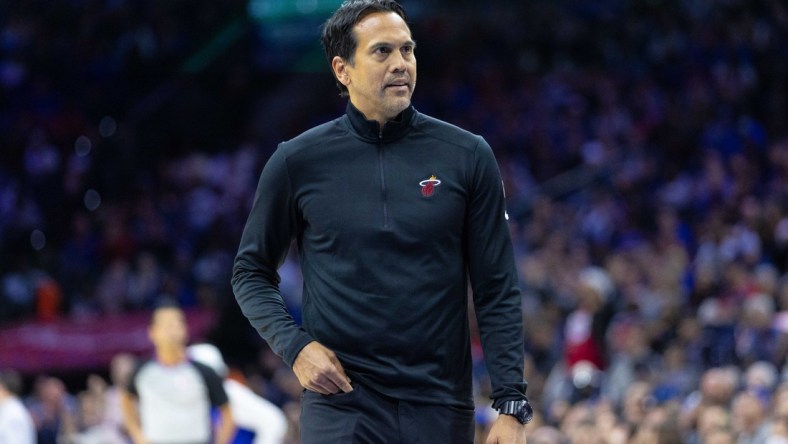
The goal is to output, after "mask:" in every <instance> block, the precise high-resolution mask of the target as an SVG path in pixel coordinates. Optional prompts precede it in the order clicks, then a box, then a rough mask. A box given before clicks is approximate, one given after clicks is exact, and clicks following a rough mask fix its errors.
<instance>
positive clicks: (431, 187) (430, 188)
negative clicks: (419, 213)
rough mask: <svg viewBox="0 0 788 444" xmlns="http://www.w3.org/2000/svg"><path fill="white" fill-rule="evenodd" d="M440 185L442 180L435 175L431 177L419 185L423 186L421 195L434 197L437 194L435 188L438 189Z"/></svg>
mask: <svg viewBox="0 0 788 444" xmlns="http://www.w3.org/2000/svg"><path fill="white" fill-rule="evenodd" d="M440 184H441V180H440V179H438V178H437V177H435V175H434V174H433V175H432V176H430V178H429V179H424V180H422V181H421V182H419V185H420V186H421V195H422V196H424V197H430V196H432V193H434V192H435V187H437V186H438V185H440Z"/></svg>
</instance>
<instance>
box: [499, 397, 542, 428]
mask: <svg viewBox="0 0 788 444" xmlns="http://www.w3.org/2000/svg"><path fill="white" fill-rule="evenodd" d="M498 412H499V413H500V414H502V415H510V416H514V417H515V419H517V420H518V421H520V424H528V423H529V422H531V420H532V419H534V409H533V408H532V407H531V404H529V403H528V400H527V399H521V400H519V401H506V402H504V403H503V404H501V407H500V408H499V409H498Z"/></svg>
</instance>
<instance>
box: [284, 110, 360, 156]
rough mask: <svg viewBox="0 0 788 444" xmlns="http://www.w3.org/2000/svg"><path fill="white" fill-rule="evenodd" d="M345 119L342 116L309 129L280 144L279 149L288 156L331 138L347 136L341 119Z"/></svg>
mask: <svg viewBox="0 0 788 444" xmlns="http://www.w3.org/2000/svg"><path fill="white" fill-rule="evenodd" d="M345 118H346V117H345V116H344V115H343V116H340V117H337V118H336V119H334V120H330V121H328V122H326V123H323V124H321V125H318V126H315V127H313V128H310V129H308V130H306V131H304V132H303V133H301V134H299V135H297V136H295V137H293V138H292V139H290V140H287V141H285V142H282V143H281V144H280V148H281V149H283V150H285V151H286V152H287V153H288V154H292V153H294V152H297V151H299V150H302V149H305V148H308V147H310V146H314V145H317V144H320V143H325V142H326V141H327V140H329V139H331V138H334V137H341V136H344V135H345V134H347V131H346V129H345V128H346V127H345V125H344V123H343V119H345Z"/></svg>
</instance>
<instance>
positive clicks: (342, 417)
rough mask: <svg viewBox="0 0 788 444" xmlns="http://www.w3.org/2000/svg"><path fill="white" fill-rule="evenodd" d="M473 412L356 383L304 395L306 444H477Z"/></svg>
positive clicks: (302, 407)
mask: <svg viewBox="0 0 788 444" xmlns="http://www.w3.org/2000/svg"><path fill="white" fill-rule="evenodd" d="M474 427H475V424H474V413H473V409H464V408H459V407H452V406H442V405H425V404H414V403H412V402H405V401H399V400H396V399H393V398H389V397H387V396H384V395H381V394H379V393H377V392H374V391H372V390H371V389H367V388H365V387H362V386H359V385H357V384H353V391H352V392H350V393H339V394H336V395H321V394H319V393H315V392H311V391H309V390H305V391H304V393H303V395H302V397H301V444H346V443H348V444H362V443H363V444H368V443H369V444H394V443H397V444H418V443H424V444H436V443H451V444H473V434H474Z"/></svg>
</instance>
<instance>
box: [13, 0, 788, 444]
mask: <svg viewBox="0 0 788 444" xmlns="http://www.w3.org/2000/svg"><path fill="white" fill-rule="evenodd" d="M338 4H339V2H338V1H335V0H331V1H328V0H299V1H274V0H250V1H248V2H247V1H239V0H229V1H224V2H215V1H204V0H190V1H185V0H181V1H130V0H106V1H98V0H70V1H46V0H37V1H36V0H34V1H11V2H7V1H6V2H2V3H0V368H10V369H14V370H16V371H18V372H19V373H20V374H21V375H22V377H23V381H24V390H25V393H24V396H25V398H26V400H27V401H28V402H29V403H30V405H31V406H36V405H40V403H41V402H42V401H41V400H40V399H37V396H36V390H35V388H36V387H37V384H38V383H39V382H40V381H41V380H42V379H43V378H44V377H45V376H49V377H53V378H55V379H57V380H60V381H63V382H64V383H65V384H64V389H65V390H64V393H62V394H61V397H60V398H58V399H59V400H58V401H57V402H62V403H65V404H64V405H67V406H68V409H72V410H73V411H74V412H79V409H80V406H81V404H80V403H79V402H78V400H82V399H83V397H82V396H80V397H77V395H84V394H85V393H86V391H87V392H90V386H89V384H88V375H91V374H96V375H99V376H100V377H102V378H104V379H107V378H108V377H109V369H108V364H109V362H110V359H111V358H112V357H113V356H115V355H116V354H118V353H122V352H130V353H132V354H134V355H135V356H139V357H142V356H146V355H147V354H148V353H150V346H149V344H148V343H147V340H146V337H145V330H144V328H145V322H147V315H148V313H149V310H150V308H151V307H152V306H153V304H155V302H156V301H157V300H159V299H160V298H162V297H169V298H175V299H177V300H178V301H179V302H180V303H181V304H182V305H183V306H184V307H185V308H186V309H187V311H188V313H189V320H190V327H191V328H192V335H193V339H194V340H195V341H197V340H209V341H211V342H214V343H215V344H217V345H218V346H219V347H220V348H221V349H222V351H223V353H224V354H225V358H226V359H227V361H228V362H229V363H230V364H231V365H233V366H234V367H236V368H237V369H239V371H240V372H242V373H243V374H244V375H245V377H246V379H247V381H248V382H249V383H250V384H251V385H252V386H253V387H254V388H255V389H256V390H257V391H258V392H260V393H261V394H263V395H265V396H266V397H267V398H269V399H270V400H272V401H273V402H275V403H277V404H278V405H280V406H282V407H283V408H285V409H286V411H287V412H288V413H289V414H290V415H291V419H294V418H296V417H297V416H296V415H297V409H298V405H297V401H298V396H297V394H298V386H297V381H295V380H294V378H293V376H292V374H291V373H290V371H289V370H288V369H286V368H285V367H283V365H282V363H281V361H280V360H279V359H278V358H277V357H275V356H273V355H272V354H271V353H270V351H269V350H268V349H267V347H266V346H265V344H264V343H262V342H261V340H260V339H259V338H258V337H257V335H256V333H255V332H254V331H252V330H251V328H250V327H248V324H247V323H246V321H245V320H244V319H243V318H242V317H241V315H240V313H239V311H238V309H237V306H236V304H235V301H234V299H233V297H232V293H231V289H230V287H229V274H230V272H231V263H232V258H233V255H234V253H235V249H236V248H237V243H238V240H239V236H240V231H241V229H242V227H243V223H244V221H245V217H246V215H247V213H248V208H249V203H250V199H251V197H252V193H253V192H254V188H255V186H256V179H257V175H258V174H259V172H260V170H261V168H262V165H263V164H264V163H265V161H266V159H267V158H268V156H269V155H270V153H271V152H272V151H273V150H274V149H275V147H276V144H277V143H278V142H280V141H282V140H286V139H288V138H290V137H293V136H295V135H297V134H298V133H300V132H301V131H303V130H305V129H308V128H310V127H312V126H314V125H316V124H318V123H322V122H324V121H326V120H329V119H332V118H334V117H336V116H337V115H339V114H340V113H341V112H342V111H343V109H344V106H345V100H344V99H342V98H340V97H339V96H338V94H337V91H336V89H335V87H334V84H333V79H332V78H331V75H330V73H329V70H328V66H327V63H326V62H325V60H324V58H323V55H322V53H321V48H320V46H319V43H318V40H317V36H318V30H319V25H320V23H321V22H322V21H323V20H324V19H325V18H326V17H327V15H328V14H329V13H330V11H332V10H333V9H334V8H336V6H337V5H338ZM403 4H404V5H405V7H406V8H407V9H408V11H409V13H410V24H411V27H412V31H413V33H414V37H415V39H416V41H417V42H418V50H417V58H418V70H419V80H418V87H417V88H416V91H415V94H414V104H415V106H416V107H417V109H419V110H420V111H422V112H425V113H427V114H431V115H433V116H435V117H438V118H441V119H443V120H446V121H449V122H451V123H455V124H457V125H459V126H461V127H464V128H466V129H468V130H470V131H472V132H475V133H477V134H481V135H483V136H484V137H485V138H486V139H487V141H488V142H489V143H490V144H491V146H492V147H493V149H494V151H495V153H496V155H497V157H498V160H499V163H500V165H501V170H502V173H503V175H504V179H505V182H506V188H507V193H508V194H507V195H508V207H509V213H510V215H511V216H512V220H511V224H512V234H513V239H514V241H515V248H516V252H517V258H518V267H519V271H520V273H521V280H522V288H523V301H524V313H523V316H524V320H525V322H526V351H527V354H528V361H527V372H526V376H527V377H528V379H529V381H530V382H531V385H530V387H529V393H530V394H531V395H532V397H533V399H534V400H536V403H537V405H538V407H539V410H540V412H541V415H540V418H539V420H538V424H537V425H535V426H533V429H536V428H537V427H539V425H543V428H544V429H545V430H547V429H549V427H552V429H550V431H549V433H553V432H554V435H555V436H558V435H559V434H561V435H563V438H567V439H572V440H573V442H575V441H577V439H575V438H573V437H576V436H583V435H585V436H590V434H593V433H599V434H600V435H601V436H605V437H606V438H605V439H608V440H611V439H613V438H611V437H615V436H618V435H616V433H619V434H621V433H624V432H621V430H624V431H625V432H626V433H625V434H626V435H628V436H632V437H633V438H632V439H633V442H634V440H635V439H636V438H637V437H638V436H641V438H640V439H645V441H642V442H656V441H648V438H642V437H643V436H649V435H648V433H655V434H657V435H659V433H663V435H664V436H663V435H660V436H662V438H660V439H663V440H666V441H665V442H677V441H675V439H679V438H676V437H677V436H679V437H680V439H682V440H685V441H686V442H699V441H697V440H698V439H700V438H699V436H700V434H699V433H700V432H699V430H698V425H697V424H698V421H697V418H698V417H699V415H700V414H701V413H702V410H703V409H702V407H708V406H709V405H718V406H723V407H724V410H725V411H726V412H731V411H734V412H735V409H736V408H737V407H736V406H740V405H745V406H746V409H749V410H758V409H757V408H755V407H753V405H752V404H746V403H747V401H748V400H751V398H754V399H756V401H758V402H759V403H760V404H757V405H756V407H757V406H758V405H760V406H761V407H760V408H762V410H763V411H762V415H761V417H759V418H756V420H753V421H754V422H755V423H756V424H757V425H758V427H760V429H758V427H756V428H755V429H757V430H767V429H768V430H771V428H769V427H771V425H772V423H779V422H780V420H781V419H785V418H786V417H788V416H779V415H788V410H786V409H788V407H786V406H785V404H788V401H786V400H785V398H786V395H785V394H784V393H785V388H784V387H785V382H784V381H785V380H786V377H788V376H787V375H788V370H787V369H786V354H788V275H786V271H787V265H788V211H787V209H788V137H787V136H788V8H787V7H786V5H785V4H784V2H781V1H778V0H754V1H744V0H724V1H715V2H708V1H703V0H681V1H662V0H639V1H624V0H600V1H584V0H575V1H546V0H534V1H519V2H515V1H511V2H507V1H495V0H488V1H484V2H478V1H469V0H465V1H451V2H450V1H431V2H418V1H403ZM425 223H429V221H425ZM281 272H282V275H283V279H284V281H283V287H282V290H283V294H284V297H285V299H286V302H287V303H288V306H289V307H290V308H291V310H292V311H293V313H294V315H295V316H296V318H298V316H299V308H298V307H299V291H300V283H299V274H298V266H297V260H296V257H295V254H293V255H292V257H290V258H289V259H288V261H287V262H286V263H285V265H284V267H283V269H282V270H281ZM361 278H363V277H361ZM589 300H591V301H592V302H589ZM589 304H590V305H589ZM589 307H590V308H589ZM578 335H579V336H578ZM584 335H585V336H584ZM578 337H579V338H580V339H578ZM584 337H586V339H588V340H589V341H590V342H589V341H586V342H583V338H584ZM589 344H594V346H591V345H589ZM474 358H475V360H476V366H475V368H476V374H475V376H476V380H477V389H478V396H479V399H480V403H483V402H484V398H485V388H486V379H485V378H486V371H485V370H484V367H483V364H482V361H481V350H480V349H478V347H477V349H475V350H474ZM752 374H755V376H752ZM715 378H716V379H715ZM752 380H756V382H757V383H756V382H753V381H752ZM702 381H706V382H702ZM708 381H713V382H714V383H717V386H715V387H718V386H720V385H721V386H723V388H722V389H709V390H711V393H710V392H709V391H708V390H706V391H704V390H703V388H704V387H706V386H707V385H713V384H712V382H708ZM780 381H783V384H782V386H781V387H783V388H782V389H781V388H779V387H780V386H779V383H780ZM94 382H95V379H94ZM753 384H755V385H753ZM714 390H717V391H714ZM780 394H782V395H780ZM748 395H753V396H750V397H749V398H748ZM756 395H757V396H756ZM589 400H590V401H589ZM627 400H630V401H631V402H632V403H634V404H628V403H627ZM633 405H634V407H633ZM739 408H744V407H739ZM749 410H748V411H749ZM488 413H489V412H487V411H486V410H485V409H480V412H479V413H478V415H477V416H478V419H479V423H480V434H483V433H484V426H485V425H486V424H487V421H488V419H489V417H488ZM726 414H727V416H725V415H722V416H723V417H724V419H725V421H724V424H723V425H721V426H720V428H721V429H722V430H723V431H724V432H725V433H728V434H729V435H730V436H732V437H742V436H748V435H746V434H747V433H751V432H748V431H745V430H744V428H745V426H744V425H741V424H739V423H738V422H737V421H735V420H734V419H735V417H736V415H735V414H734V415H731V414H730V413H726ZM573 415H574V416H573ZM76 416H77V417H79V415H76ZM577 418H581V419H582V420H578V419H577ZM611 418H612V419H611ZM611 424H612V425H611ZM88 426H89V425H88V424H82V425H80V430H82V429H87V428H88ZM295 426H296V424H295V423H294V424H293V427H294V430H293V432H292V433H293V437H292V440H293V442H297V441H296V439H297V438H296V437H297V430H296V428H295ZM767 426H769V427H767ZM53 427H56V426H53ZM617 427H618V428H617ZM775 427H776V426H775ZM665 430H672V431H674V432H675V433H677V434H678V435H670V434H669V433H668V432H665ZM660 431H662V432H660ZM783 432H785V431H784V430H783ZM783 432H780V431H779V430H778V431H774V432H772V431H769V432H768V433H775V434H779V433H783ZM544 433H548V432H544ZM752 433H755V432H752ZM762 433H767V432H762ZM671 436H672V438H671ZM655 439H656V438H655ZM671 439H674V441H671ZM693 439H694V440H695V441H692V440H693ZM41 442H48V441H43V440H42V441H41ZM529 442H531V441H529ZM546 442H547V441H546ZM550 442H552V441H550ZM577 442H579V441H577ZM610 442H612V441H610Z"/></svg>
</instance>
